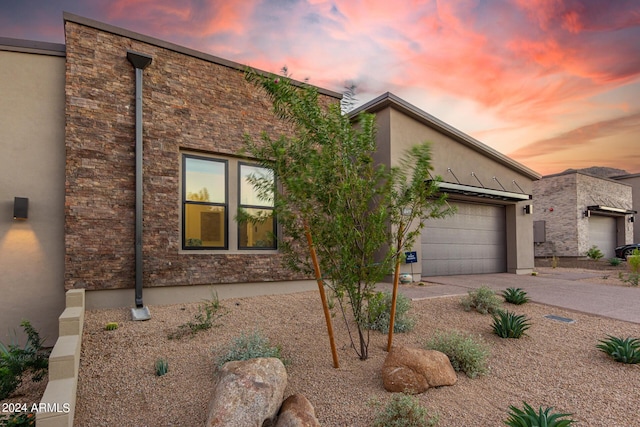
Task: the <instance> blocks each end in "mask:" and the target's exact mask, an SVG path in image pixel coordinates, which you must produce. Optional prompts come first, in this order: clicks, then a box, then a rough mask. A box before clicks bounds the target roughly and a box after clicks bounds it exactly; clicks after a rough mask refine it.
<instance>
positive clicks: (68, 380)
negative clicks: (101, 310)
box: [36, 289, 85, 427]
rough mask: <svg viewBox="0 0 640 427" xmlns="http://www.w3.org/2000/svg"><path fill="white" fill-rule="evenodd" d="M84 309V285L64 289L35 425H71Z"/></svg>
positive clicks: (41, 426)
mask: <svg viewBox="0 0 640 427" xmlns="http://www.w3.org/2000/svg"><path fill="white" fill-rule="evenodd" d="M84 310H85V296H84V289H72V290H69V291H67V293H66V308H65V310H64V311H63V312H62V314H61V315H60V317H59V318H58V325H59V329H60V333H59V337H58V340H57V341H56V344H55V346H54V347H53V350H52V351H51V355H50V356H49V383H48V384H47V388H46V389H45V391H44V395H43V396H42V399H41V400H40V408H41V409H42V411H40V410H39V411H38V412H37V413H36V424H37V425H38V427H62V426H69V427H72V426H73V417H74V414H75V408H76V390H77V387H78V371H79V367H80V349H81V346H82V330H83V327H84Z"/></svg>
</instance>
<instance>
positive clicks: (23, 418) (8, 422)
mask: <svg viewBox="0 0 640 427" xmlns="http://www.w3.org/2000/svg"><path fill="white" fill-rule="evenodd" d="M0 414H1V413H0ZM35 425H36V414H35V413H33V412H14V413H10V414H1V415H0V426H2V427H29V426H35Z"/></svg>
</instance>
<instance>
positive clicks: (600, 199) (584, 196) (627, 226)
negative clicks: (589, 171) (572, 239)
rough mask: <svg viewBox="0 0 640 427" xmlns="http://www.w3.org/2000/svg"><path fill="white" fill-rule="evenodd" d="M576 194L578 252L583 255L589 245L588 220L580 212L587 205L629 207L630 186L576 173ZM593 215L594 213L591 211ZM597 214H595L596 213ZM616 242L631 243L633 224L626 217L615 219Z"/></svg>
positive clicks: (618, 243) (620, 243) (630, 204)
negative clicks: (578, 211) (578, 214)
mask: <svg viewBox="0 0 640 427" xmlns="http://www.w3.org/2000/svg"><path fill="white" fill-rule="evenodd" d="M577 190H578V191H577V194H578V207H579V210H580V218H581V219H582V220H580V221H578V230H579V233H578V235H579V236H580V241H579V247H578V252H579V253H580V255H581V256H582V255H585V254H586V253H587V251H588V250H589V248H590V247H591V245H590V241H589V220H588V218H583V216H582V212H584V211H585V210H586V209H587V206H594V205H601V206H609V207H613V208H623V209H631V207H632V199H631V197H632V194H631V193H632V188H631V187H630V186H629V185H627V184H623V183H620V182H618V181H613V180H610V179H603V178H597V177H593V176H589V175H584V174H577ZM591 214H592V215H594V214H595V213H593V212H592V213H591ZM596 215H597V214H596ZM616 224H617V228H618V236H617V244H616V245H623V244H625V243H631V240H632V238H633V237H632V236H633V224H631V223H629V222H628V221H626V217H624V216H619V217H618V219H617V222H616Z"/></svg>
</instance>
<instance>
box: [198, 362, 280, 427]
mask: <svg viewBox="0 0 640 427" xmlns="http://www.w3.org/2000/svg"><path fill="white" fill-rule="evenodd" d="M286 386H287V371H286V369H285V367H284V365H283V364H282V362H281V361H280V359H276V358H273V357H270V358H257V359H251V360H244V361H234V362H227V363H225V364H224V365H223V366H222V368H220V370H219V372H218V374H217V378H216V383H215V386H214V392H213V398H212V399H211V403H210V405H209V418H208V419H207V424H206V425H207V426H208V427H214V426H215V427H252V426H256V427H261V426H262V425H263V424H264V423H265V421H266V422H267V423H268V424H270V423H271V422H272V421H273V419H274V418H275V416H276V414H277V413H278V409H279V408H280V403H281V402H282V398H283V396H284V389H285V388H286Z"/></svg>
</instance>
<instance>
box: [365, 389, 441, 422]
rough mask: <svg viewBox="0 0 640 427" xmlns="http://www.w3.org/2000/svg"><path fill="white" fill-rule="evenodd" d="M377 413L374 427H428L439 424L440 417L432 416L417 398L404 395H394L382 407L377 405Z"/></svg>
mask: <svg viewBox="0 0 640 427" xmlns="http://www.w3.org/2000/svg"><path fill="white" fill-rule="evenodd" d="M374 405H375V406H377V407H378V408H377V411H376V415H375V419H374V420H373V427H427V426H435V425H436V424H437V423H438V416H437V415H433V416H430V415H429V412H428V411H427V409H426V408H425V407H424V406H422V405H421V404H420V400H418V398H417V397H414V396H410V395H408V394H404V393H393V394H392V395H391V399H389V402H387V404H386V405H385V406H384V407H382V405H381V404H380V403H375V404H374Z"/></svg>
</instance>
